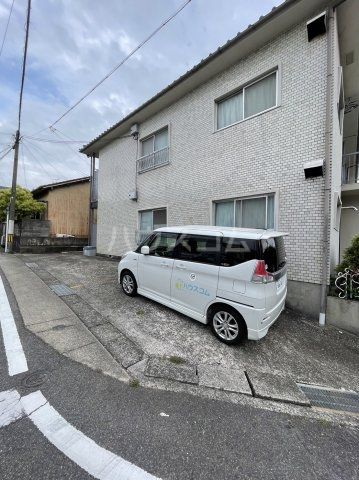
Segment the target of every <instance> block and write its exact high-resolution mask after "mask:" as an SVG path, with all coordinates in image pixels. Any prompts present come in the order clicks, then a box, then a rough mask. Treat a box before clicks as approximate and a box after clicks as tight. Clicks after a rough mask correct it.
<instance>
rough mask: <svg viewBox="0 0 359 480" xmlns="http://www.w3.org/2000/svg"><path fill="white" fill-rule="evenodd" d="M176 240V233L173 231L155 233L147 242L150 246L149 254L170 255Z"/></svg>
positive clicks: (157, 255)
mask: <svg viewBox="0 0 359 480" xmlns="http://www.w3.org/2000/svg"><path fill="white" fill-rule="evenodd" d="M176 240H177V235H176V234H175V233H163V232H160V233H157V234H156V235H155V236H154V238H153V239H152V240H151V241H150V242H149V244H148V246H149V247H150V255H154V256H156V257H167V258H170V257H172V256H173V250H174V248H175V246H176Z"/></svg>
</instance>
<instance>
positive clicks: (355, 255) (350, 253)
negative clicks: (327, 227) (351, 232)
mask: <svg viewBox="0 0 359 480" xmlns="http://www.w3.org/2000/svg"><path fill="white" fill-rule="evenodd" d="M346 268H349V269H350V270H353V271H354V272H359V235H355V237H353V240H352V243H351V245H350V246H349V247H348V248H347V249H346V250H345V252H344V256H343V261H342V262H341V263H340V264H339V265H338V266H337V271H338V272H344V270H345V269H346Z"/></svg>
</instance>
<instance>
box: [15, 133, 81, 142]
mask: <svg viewBox="0 0 359 480" xmlns="http://www.w3.org/2000/svg"><path fill="white" fill-rule="evenodd" d="M23 138H29V139H31V140H35V141H36V142H44V143H86V140H54V139H53V138H39V137H38V138H36V137H32V136H26V135H24V136H23Z"/></svg>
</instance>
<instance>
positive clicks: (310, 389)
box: [298, 383, 359, 413]
mask: <svg viewBox="0 0 359 480" xmlns="http://www.w3.org/2000/svg"><path fill="white" fill-rule="evenodd" d="M298 387H299V388H300V389H301V390H302V392H303V393H304V394H305V395H306V396H307V397H308V399H309V401H310V403H311V405H313V406H314V407H321V408H329V409H331V410H341V411H343V412H352V413H359V394H358V393H357V392H353V391H350V390H335V389H334V388H325V387H319V386H316V385H305V384H302V383H298Z"/></svg>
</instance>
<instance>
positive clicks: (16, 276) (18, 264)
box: [0, 255, 130, 381]
mask: <svg viewBox="0 0 359 480" xmlns="http://www.w3.org/2000/svg"><path fill="white" fill-rule="evenodd" d="M0 267H1V269H2V271H3V273H4V275H5V276H6V278H7V280H8V282H9V284H10V287H11V289H12V291H13V293H14V295H15V297H16V301H17V303H18V306H19V309H20V312H21V315H22V318H23V321H24V325H25V327H26V328H27V329H28V330H30V331H31V332H32V333H34V334H35V335H36V336H38V337H39V338H41V339H42V340H43V341H44V342H45V343H47V344H48V345H50V346H51V347H52V348H54V349H55V350H57V351H58V352H59V353H61V354H64V355H66V356H67V357H69V358H72V359H73V360H75V361H77V362H79V363H83V364H85V365H87V366H88V367H90V368H92V369H93V370H96V371H101V372H103V373H105V374H107V375H110V376H112V377H114V378H117V379H118V380H121V381H128V380H129V378H130V377H129V375H128V373H127V372H126V371H125V370H124V369H123V368H122V367H121V366H120V365H119V364H118V362H116V360H115V359H114V358H113V357H112V356H111V355H110V353H109V352H108V351H107V350H106V349H105V348H104V347H103V345H102V344H101V343H100V342H99V341H98V339H97V338H96V337H95V336H94V335H93V334H92V333H91V331H90V330H89V329H87V328H86V327H85V326H84V324H83V323H82V322H81V321H80V319H79V318H78V317H77V315H76V314H75V313H74V312H73V311H72V310H71V308H70V307H69V306H68V305H66V303H64V302H63V301H62V300H61V298H59V297H58V296H57V295H56V294H55V293H54V292H52V291H51V290H50V289H49V288H48V287H47V286H46V284H45V283H44V282H43V280H41V279H40V278H39V277H38V276H37V275H35V273H34V272H33V271H31V270H30V268H29V267H27V266H26V265H25V264H24V263H23V262H22V261H21V260H20V259H19V258H17V257H16V255H9V256H7V255H6V256H5V255H0Z"/></svg>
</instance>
